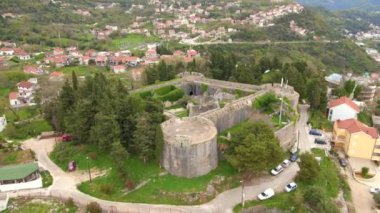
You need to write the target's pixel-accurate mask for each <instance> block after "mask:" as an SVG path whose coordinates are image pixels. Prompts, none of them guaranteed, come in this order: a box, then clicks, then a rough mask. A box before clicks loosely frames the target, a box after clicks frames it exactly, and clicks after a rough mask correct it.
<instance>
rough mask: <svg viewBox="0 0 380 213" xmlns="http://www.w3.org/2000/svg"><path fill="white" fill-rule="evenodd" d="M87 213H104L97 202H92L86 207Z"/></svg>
mask: <svg viewBox="0 0 380 213" xmlns="http://www.w3.org/2000/svg"><path fill="white" fill-rule="evenodd" d="M86 212H88V213H102V208H100V205H99V204H98V203H97V202H91V203H89V204H87V206H86Z"/></svg>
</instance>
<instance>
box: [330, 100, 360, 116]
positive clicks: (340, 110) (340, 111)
mask: <svg viewBox="0 0 380 213" xmlns="http://www.w3.org/2000/svg"><path fill="white" fill-rule="evenodd" d="M359 112H360V108H359V107H358V105H356V104H355V103H354V102H353V101H352V100H351V99H349V98H347V97H345V96H343V97H340V98H338V99H334V100H331V101H330V102H329V105H328V120H329V121H333V122H334V121H336V120H347V119H351V118H353V119H357V115H358V113H359Z"/></svg>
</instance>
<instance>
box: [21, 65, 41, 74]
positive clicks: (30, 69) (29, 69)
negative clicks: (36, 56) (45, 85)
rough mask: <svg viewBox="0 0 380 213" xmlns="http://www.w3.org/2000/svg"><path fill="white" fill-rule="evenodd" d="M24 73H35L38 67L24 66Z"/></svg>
mask: <svg viewBox="0 0 380 213" xmlns="http://www.w3.org/2000/svg"><path fill="white" fill-rule="evenodd" d="M24 72H26V73H36V72H38V67H37V66H35V65H25V66H24Z"/></svg>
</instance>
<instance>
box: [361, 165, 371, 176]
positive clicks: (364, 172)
mask: <svg viewBox="0 0 380 213" xmlns="http://www.w3.org/2000/svg"><path fill="white" fill-rule="evenodd" d="M368 171H369V168H368V167H362V176H363V177H367V175H368Z"/></svg>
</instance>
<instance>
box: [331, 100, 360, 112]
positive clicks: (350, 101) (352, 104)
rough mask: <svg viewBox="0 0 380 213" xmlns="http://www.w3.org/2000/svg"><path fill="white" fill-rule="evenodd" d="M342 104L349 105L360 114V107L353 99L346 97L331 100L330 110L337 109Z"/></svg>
mask: <svg viewBox="0 0 380 213" xmlns="http://www.w3.org/2000/svg"><path fill="white" fill-rule="evenodd" d="M342 104H347V105H348V106H350V107H351V108H352V109H353V110H355V111H356V112H360V109H359V107H358V105H356V104H355V103H354V102H353V101H352V100H351V99H349V98H347V97H346V96H343V97H340V98H338V99H334V100H331V101H330V102H329V108H333V107H336V106H339V105H342Z"/></svg>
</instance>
